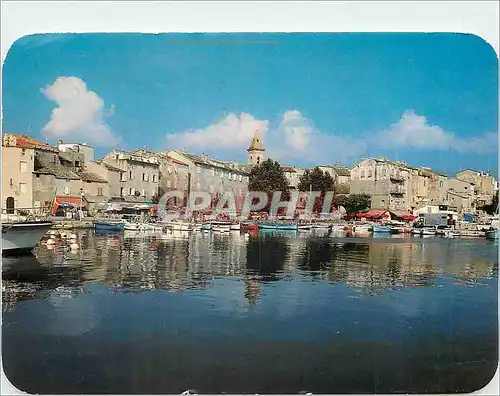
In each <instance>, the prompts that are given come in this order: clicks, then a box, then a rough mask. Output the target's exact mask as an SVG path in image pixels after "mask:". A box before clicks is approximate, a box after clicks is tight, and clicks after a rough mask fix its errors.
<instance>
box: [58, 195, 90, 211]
mask: <svg viewBox="0 0 500 396" xmlns="http://www.w3.org/2000/svg"><path fill="white" fill-rule="evenodd" d="M59 206H63V207H70V208H71V207H74V208H78V207H82V206H85V203H84V202H83V201H82V199H81V198H80V197H56V199H55V201H54V205H53V206H52V214H54V213H56V211H57V208H59Z"/></svg>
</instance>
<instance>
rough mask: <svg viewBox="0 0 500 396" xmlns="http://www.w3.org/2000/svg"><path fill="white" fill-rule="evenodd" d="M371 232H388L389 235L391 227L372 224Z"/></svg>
mask: <svg viewBox="0 0 500 396" xmlns="http://www.w3.org/2000/svg"><path fill="white" fill-rule="evenodd" d="M372 231H373V232H388V233H390V232H391V231H392V227H391V226H389V225H382V224H376V223H373V224H372Z"/></svg>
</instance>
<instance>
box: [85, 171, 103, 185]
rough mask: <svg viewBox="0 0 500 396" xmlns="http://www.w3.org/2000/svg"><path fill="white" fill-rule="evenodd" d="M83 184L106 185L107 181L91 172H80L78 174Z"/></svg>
mask: <svg viewBox="0 0 500 396" xmlns="http://www.w3.org/2000/svg"><path fill="white" fill-rule="evenodd" d="M80 176H81V178H82V180H83V181H84V182H94V183H107V182H108V181H107V180H106V179H104V178H102V177H101V176H99V175H96V174H95V173H91V172H82V173H81V174H80Z"/></svg>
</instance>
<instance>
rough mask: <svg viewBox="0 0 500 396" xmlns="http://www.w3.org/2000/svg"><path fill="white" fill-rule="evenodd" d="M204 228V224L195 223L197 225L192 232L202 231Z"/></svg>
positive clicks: (194, 225)
mask: <svg viewBox="0 0 500 396" xmlns="http://www.w3.org/2000/svg"><path fill="white" fill-rule="evenodd" d="M202 226H203V224H201V223H195V224H193V228H192V230H193V231H201V228H202Z"/></svg>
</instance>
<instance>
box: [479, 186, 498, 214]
mask: <svg viewBox="0 0 500 396" xmlns="http://www.w3.org/2000/svg"><path fill="white" fill-rule="evenodd" d="M479 209H481V210H484V211H485V212H486V213H488V214H489V215H492V214H495V213H496V211H497V209H498V191H497V192H496V194H495V195H494V196H493V200H492V201H491V204H489V205H485V206H482V207H480V208H479Z"/></svg>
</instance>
